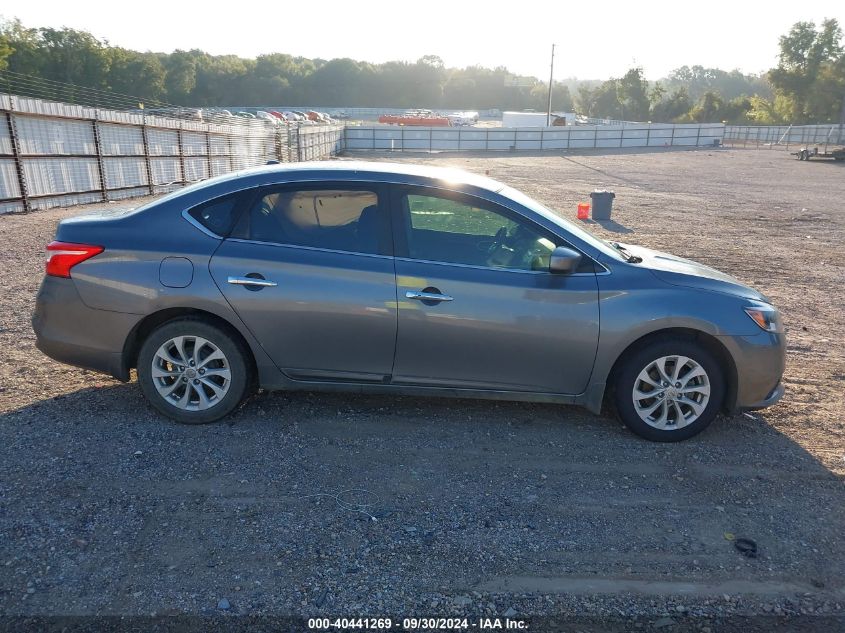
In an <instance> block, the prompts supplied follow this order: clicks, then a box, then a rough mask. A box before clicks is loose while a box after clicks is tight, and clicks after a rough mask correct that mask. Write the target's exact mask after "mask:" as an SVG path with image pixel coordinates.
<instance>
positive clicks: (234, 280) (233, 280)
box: [227, 277, 278, 288]
mask: <svg viewBox="0 0 845 633" xmlns="http://www.w3.org/2000/svg"><path fill="white" fill-rule="evenodd" d="M227 281H228V282H229V283H230V284H233V285H235V286H261V287H262V288H272V287H273V286H277V285H278V284H277V283H276V282H275V281H270V280H269V279H262V278H258V277H229V279H228V280H227Z"/></svg>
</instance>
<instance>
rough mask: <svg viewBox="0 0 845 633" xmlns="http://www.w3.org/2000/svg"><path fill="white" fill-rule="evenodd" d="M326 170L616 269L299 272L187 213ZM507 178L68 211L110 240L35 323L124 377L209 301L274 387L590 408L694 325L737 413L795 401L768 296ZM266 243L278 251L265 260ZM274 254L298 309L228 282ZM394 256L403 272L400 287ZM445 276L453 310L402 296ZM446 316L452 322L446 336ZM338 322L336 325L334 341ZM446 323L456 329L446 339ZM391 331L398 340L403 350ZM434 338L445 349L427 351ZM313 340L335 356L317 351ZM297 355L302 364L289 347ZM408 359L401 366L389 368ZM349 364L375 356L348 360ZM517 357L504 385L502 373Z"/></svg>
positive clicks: (298, 168) (380, 173)
mask: <svg viewBox="0 0 845 633" xmlns="http://www.w3.org/2000/svg"><path fill="white" fill-rule="evenodd" d="M326 180H331V181H333V182H350V183H381V184H383V185H391V184H396V185H413V186H421V187H428V188H434V189H438V188H439V189H442V190H444V191H448V192H455V191H457V192H461V193H463V194H467V195H471V196H476V197H478V198H482V199H484V200H487V201H489V202H493V203H496V204H499V205H502V206H504V207H507V208H508V209H511V210H513V211H516V212H518V213H520V214H521V215H524V216H525V217H528V218H529V219H530V220H531V221H533V222H535V223H537V224H539V225H541V226H543V227H545V228H546V229H548V230H550V231H552V232H554V233H556V234H557V235H559V236H560V237H562V238H563V239H564V240H566V241H567V242H569V243H570V244H572V245H573V246H574V247H575V248H577V249H578V250H580V251H581V252H582V253H583V254H584V255H585V256H586V257H589V258H591V259H593V260H595V262H597V263H598V264H599V267H597V271H598V272H599V273H600V274H595V275H591V274H588V275H583V274H579V275H575V276H558V275H552V274H551V273H515V272H508V271H501V270H493V269H482V270H478V269H474V268H473V267H466V269H463V270H458V267H453V266H449V265H447V266H444V265H442V264H436V263H425V262H419V261H415V260H408V259H407V258H395V259H394V258H392V257H389V256H387V257H385V256H373V257H366V256H360V257H362V258H367V259H369V260H371V261H369V262H367V264H366V265H365V266H356V267H353V268H354V274H353V272H350V273H349V274H346V275H345V276H344V274H342V272H341V271H340V269H341V268H343V267H344V266H349V265H350V260H349V257H348V255H349V254H346V255H344V254H342V253H341V254H337V253H334V254H333V253H331V252H325V251H324V250H323V249H315V250H316V251H319V253H316V254H315V253H311V260H310V262H309V263H307V264H306V263H303V262H302V261H299V262H297V263H296V266H298V267H299V268H298V272H296V273H295V274H292V273H290V272H289V271H290V267H287V271H285V270H283V269H284V268H285V266H284V263H285V262H286V261H287V262H289V263H293V260H292V259H291V257H294V258H295V256H296V255H297V253H296V252H295V251H297V250H298V249H296V248H293V247H285V246H273V245H256V244H255V243H248V244H239V243H237V242H236V241H235V240H226V241H225V243H224V241H223V239H222V238H220V237H219V236H214V235H213V234H212V233H210V232H209V231H207V230H203V229H201V228H200V227H198V226H197V225H195V224H194V223H192V222H190V221H188V220H187V219H186V218H185V217H183V212H184V211H185V210H186V209H190V208H192V207H194V206H196V205H197V204H200V203H202V202H205V201H207V200H210V199H213V198H216V197H219V196H223V195H226V194H228V193H231V192H235V191H243V190H250V189H255V188H259V187H263V186H268V185H275V184H280V183H286V182H313V183H321V182H324V181H326ZM502 189H503V185H501V184H500V183H497V182H495V181H492V180H489V179H486V178H481V177H476V176H472V175H469V174H466V173H464V172H455V171H453V170H442V169H435V168H419V167H415V166H408V165H390V164H384V163H351V162H338V163H316V164H296V165H284V166H278V165H277V166H273V167H264V168H258V169H253V170H247V171H245V172H240V173H236V174H230V175H227V176H225V177H221V178H216V179H212V180H209V181H206V182H204V183H202V184H200V185H198V186H194V187H191V188H188V189H186V190H184V191H181V192H178V193H177V194H171V195H170V196H166V197H164V198H162V199H160V200H157V201H154V202H153V203H151V204H149V205H146V206H144V207H141V208H140V209H138V210H135V211H131V212H118V213H108V212H107V213H102V214H96V215H89V216H81V217H78V218H72V219H68V220H64V221H62V222H61V223H60V226H59V229H58V232H57V239H59V240H61V241H66V242H79V243H87V244H100V245H103V246H105V249H106V250H105V251H104V252H103V253H101V254H100V255H97V256H96V257H94V258H92V259H89V260H87V261H85V262H82V263H81V264H78V265H77V266H75V267H74V268H73V271H72V279H57V278H53V277H46V278H45V280H44V283H43V284H42V288H41V291H40V292H39V296H38V299H37V307H36V312H35V315H34V318H33V325H34V329H35V331H36V334H37V336H38V344H39V348H40V349H42V350H43V351H44V352H45V353H47V354H48V355H50V356H52V357H54V358H56V359H58V360H61V361H63V362H67V363H70V364H77V365H80V366H84V367H89V368H92V369H96V370H98V371H104V372H106V373H110V374H112V375H114V376H116V377H118V378H121V379H124V380H125V379H126V378H128V371H127V370H128V365H129V364H131V359H127V358H126V357H125V349H126V345H127V341H129V340H131V337H132V335H133V332H135V331H136V328H138V327H139V326H140V324H142V322H143V319H144V318H146V317H149V316H150V315H155V314H156V313H159V312H160V311H162V310H172V309H193V310H200V311H203V312H207V313H209V314H212V315H214V316H216V317H217V318H219V319H222V320H224V321H225V322H227V323H228V324H230V325H231V327H233V328H234V329H235V330H236V331H237V332H238V333H239V334H240V335H241V336H242V337H243V339H244V341H245V342H246V344H247V345H248V346H249V348H250V350H251V352H252V354H253V357H254V358H255V362H256V366H257V369H258V374H259V377H258V379H259V382H260V384H261V385H262V386H264V387H265V388H268V389H315V388H316V389H330V390H339V391H369V392H393V393H397V392H399V393H406V394H418V395H447V396H473V397H484V398H501V399H513V400H531V401H544V402H563V403H568V402H575V403H580V404H584V405H586V406H587V407H588V408H590V409H591V410H593V411H599V410H600V408H601V402H602V398H603V395H604V393H605V389H606V385H607V382H608V379H609V377H610V375H611V371H612V369H613V366H614V364H615V363H616V361H617V360H618V359H619V357H620V355H621V354H622V353H623V352H624V351H625V350H626V349H628V347H629V346H630V345H632V344H633V343H634V342H636V341H637V340H639V339H641V338H642V337H644V336H647V335H649V334H653V333H655V332H658V331H661V330H666V329H670V328H683V329H685V330H692V331H696V332H702V333H705V334H707V335H710V336H712V337H714V339H715V340H717V341H719V342H720V344H722V345H723V346H724V349H725V350H726V351H727V353H729V355H730V358H731V359H732V361H733V363H734V365H735V367H736V377H737V385H736V389H735V394H736V396H735V399H734V400H733V401H732V402H730V403H728V405H729V407H730V408H734V407H736V408H753V407H757V406H766V405H767V404H771V402H773V401H774V400H776V399H777V398H778V397H780V393H782V389H781V390H780V392H778V384H779V380H780V377H781V374H782V372H783V362H784V361H783V359H784V348H785V344H784V340H783V335H782V334H770V333H766V332H763V331H762V330H761V329H760V328H759V327H757V326H756V325H755V324H754V322H753V321H752V320H751V319H750V318H749V317H748V316H747V315H746V314H745V313H744V312H743V310H742V307H743V305H745V303H746V302H747V301H748V300H765V298H764V297H763V296H762V295H760V293H758V292H756V291H754V290H752V289H750V288H747V287H745V286H743V285H742V284H741V283H739V282H738V281H736V280H735V279H733V278H730V277H729V276H727V275H724V274H723V273H719V272H718V271H715V270H713V269H712V268H708V267H704V266H701V265H700V264H696V263H695V262H691V261H689V260H682V259H680V258H674V257H672V256H666V255H665V254H660V253H656V252H654V251H650V250H649V249H641V248H639V247H631V248H630V250H631V251H632V252H635V253H636V254H638V255H640V256H642V257H643V262H642V263H639V264H636V263H628V262H625V261H622V260H621V259H620V258H619V257H618V256H614V255H612V254H610V253H608V250H607V249H606V248H601V247H597V245H596V244H595V242H593V241H591V240H585V239H582V238H581V237H580V236H579V235H578V233H577V231H575V230H574V229H573V231H570V230H568V225H567V224H566V223H565V222H563V221H561V220H558V219H556V218H555V217H554V216H553V215H552V214H551V213H545V212H537V211H536V210H535V209H533V208H528V207H526V206H525V205H523V204H521V203H520V202H518V201H516V200H514V199H512V198H511V197H509V196H506V195H503V194H502V193H501V191H502ZM299 250H301V249H299ZM260 251H263V255H260V256H256V254H257V253H259V252H260ZM292 252H293V255H292V254H291V253H292ZM274 253H276V254H279V257H278V261H276V262H271V263H273V265H274V266H276V268H275V270H276V274H279V275H284V280H285V281H286V282H288V283H289V284H290V285H289V287H288V291H289V293H290V294H289V300H288V301H287V302H286V303H282V304H280V305H282V306H283V312H284V314H275V313H273V311H272V310H271V308H270V307H269V306H270V304H272V293H269V292H266V291H268V290H276V289H275V288H265V289H263V290H262V291H261V292H253V293H250V292H249V291H248V290H244V288H243V287H234V286H232V287H229V286H228V284H227V283H226V279H225V277H226V276H227V275H228V274H233V273H229V272H227V271H228V270H230V269H231V270H232V271H234V270H235V269H238V268H240V269H242V273H247V272H252V269H251V267H255V266H257V265H258V264H259V263H261V262H260V260H263V263H264V264H267V263H268V261H270V260H273V259H274V258H275V255H274ZM283 253H284V254H285V255H284V256H282V254H283ZM299 254H300V255H301V253H299ZM172 257H176V258H185V259H188V260H190V262H191V264H192V271H191V278H190V282H189V283H188V285H187V286H184V287H172V286H173V285H172V284H171V285H165V284H164V283H162V281H163V278H162V272H161V270H162V262H163V261H164V260H166V259H167V258H172ZM286 257H287V259H286ZM218 258H219V259H218ZM250 258H251V259H252V261H249V259H250ZM356 259H357V258H356ZM239 260H240V261H239ZM316 260H321V261H320V262H317V261H316ZM315 262H316V263H315ZM309 266H310V268H309ZM394 266H395V273H396V279H397V283H396V284H395V285H393V286H391V283H390V278H391V268H393V267H394ZM317 271H319V274H320V275H321V276H320V277H319V279H320V280H321V284H322V285H323V286H324V288H323V290H324V291H325V292H323V293H322V294H321V299H320V301H321V302H322V303H320V304H319V305H316V306H315V305H313V299H314V294H313V289H311V288H309V287H308V278H309V277H308V275H309V274H315V273H316V272H317ZM265 276H266V275H265ZM180 278H184V271H183V273H182V275H181V277H180ZM291 279H295V281H294V282H290V280H291ZM447 283H448V284H449V288H446V287H443V288H440V290H442V291H443V292H450V293H452V294H455V295H456V301H455V302H454V304H453V305H445V306H444V304H440V305H439V306H437V307H434V306H422V305H420V304H418V303H417V302H414V304H413V305H411V304H410V302H408V301H406V300H405V299H404V292H405V291H406V289H415V290H419V289H421V288H419V287H418V286H422V285H436V284H442V285H444V286H445V285H446V284H447ZM176 285H179V284H176ZM281 287H282V288H284V285H282V286H281ZM556 290H559V291H560V294H558V295H556V294H555V291H556ZM244 293H248V295H246V294H244ZM235 297H237V298H235ZM362 299H363V300H362ZM309 301H311V302H312V305H311V306H310V307H306V308H304V311H305V313H306V315H307V320H308V324H307V327H304V328H303V327H301V326H300V327H299V328H298V329H296V327H294V329H293V330H291V325H292V324H296V323H297V322H298V320H297V317H296V316H295V314H294V312H293V310H294V309H299V310H303V308H302V306H303V302H304V303H305V304H307V303H308V302H309ZM238 304H242V305H238ZM62 305H65V306H66V307H65V308H64V309H61V307H60V306H62ZM233 306H234V307H233ZM362 311H367V312H369V313H368V314H366V315H362ZM256 315H257V316H256ZM332 315H333V316H332ZM299 320H300V321H301V319H299ZM438 322H443V323H448V325H447V326H446V327H445V328H442V329H438V328H437V324H438ZM321 324H322V325H321ZM326 327H331V328H335V331H333V332H332V333H331V335H329V336H324V335H321V328H322V330H323V331H324V330H325V328H326ZM438 331H439V332H440V335H441V336H442V339H437V338H436V335H437V333H438ZM444 332H445V334H444ZM485 332H488V333H489V334H490V337H491V338H490V339H485V336H484V333H485ZM368 337H373V340H374V341H375V344H374V345H373V346H372V348H371V349H370V348H367V346H366V345H365V344H364V343H365V342H366V339H367V338H368ZM391 337H394V338H395V340H396V341H397V342H398V347H397V348H396V349H395V351H394V350H391V349H390V348H391V345H392V344H391V342H390V340H391ZM426 337H429V341H433V342H434V343H433V344H432V345H428V346H426V345H425V339H426ZM431 337H435V338H431ZM485 340H489V344H488V345H487V346H484V343H485ZM362 341H363V343H362ZM312 345H313V346H315V350H314V353H315V355H317V356H319V355H320V354H323V355H324V357H325V358H324V360H322V361H320V360H319V359H318V360H315V361H313V362H311V361H309V360H308V358H307V352H308V351H309V349H310V348H311V346H312ZM473 349H476V355H475V359H474V360H473V356H472V350H473ZM291 350H292V351H293V352H294V354H292V356H295V357H294V358H286V356H285V352H286V351H291ZM449 350H454V351H453V354H454V356H453V357H452V359H451V360H450V359H449V358H443V357H444V356H446V355H447V354H449ZM520 354H522V355H521V356H520ZM393 355H395V365H394V363H393V362H388V359H389V358H390V357H391V356H393ZM350 357H351V358H353V359H354V358H359V359H360V362H359V363H348V362H347V361H346V360H345V359H348V358H350ZM473 363H475V364H473ZM388 365H391V366H390V369H389V371H387V368H388ZM511 365H512V366H513V367H512V369H513V371H509V372H508V371H507V369H508V367H511ZM474 367H475V368H476V370H475V371H474V369H473V368H474ZM503 367H504V368H505V372H506V373H507V375H506V376H505V377H504V379H502V377H501V372H500V373H499V374H496V371H495V370H496V369H497V368H499V369H500V370H501V369H502V368H503ZM391 381H392V382H391Z"/></svg>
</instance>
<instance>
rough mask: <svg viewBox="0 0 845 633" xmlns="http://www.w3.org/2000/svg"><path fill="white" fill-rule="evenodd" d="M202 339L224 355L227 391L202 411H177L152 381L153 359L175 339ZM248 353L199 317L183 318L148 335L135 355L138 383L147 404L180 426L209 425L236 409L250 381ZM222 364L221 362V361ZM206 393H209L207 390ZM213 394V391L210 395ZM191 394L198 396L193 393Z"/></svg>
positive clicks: (226, 334)
mask: <svg viewBox="0 0 845 633" xmlns="http://www.w3.org/2000/svg"><path fill="white" fill-rule="evenodd" d="M178 336H187V337H201V338H203V339H206V340H207V341H209V342H210V343H211V344H213V345H214V346H216V347H217V348H218V349H219V350H220V351H221V352H223V354H224V356H225V362H226V368H228V369H229V372H230V379H229V383H228V390H227V391H226V392H225V394H224V395H223V396H222V397H220V398H219V400H218V401H217V402H215V403H214V404H213V405H212V406H210V407H209V408H207V409H203V410H188V409H182V408H179V407H178V406H177V405H175V404H172V403H171V402H170V401H168V400H167V399H165V397H164V396H162V395H161V394H160V393H159V391H158V388H157V387H156V383H155V382H154V380H155V379H154V378H153V373H152V372H153V360H154V357H155V355H156V353H157V352H158V350H159V348H160V347H161V346H162V345H164V344H165V343H166V342H167V341H169V340H171V339H173V338H175V337H178ZM248 353H249V352H248V351H247V350H245V349H244V346H243V344H242V343H241V342H240V341H238V340H236V339H235V338H234V337H233V336H232V335H231V334H229V333H228V332H226V331H225V330H223V329H221V328H219V327H217V326H215V325H212V324H210V323H208V322H207V321H204V320H202V319H199V318H194V317H186V318H182V319H178V320H174V321H168V322H167V323H165V324H163V325H161V326H159V327H158V328H156V329H155V330H153V332H152V333H150V335H149V336H147V338H146V340H145V341H144V343H143V345H141V350H140V352H139V353H138V383H139V384H140V385H141V391H142V392H143V393H144V396H145V397H146V398H147V400H148V401H149V403H150V404H151V405H152V406H153V407H155V408H156V409H157V410H158V411H160V412H161V413H163V414H164V415H166V416H167V417H169V418H171V419H173V420H176V421H177V422H181V423H182V424H208V423H209V422H215V421H217V420H219V419H220V418H222V417H225V416H226V415H228V414H229V413H231V412H232V410H233V409H234V408H235V407H237V406H238V405H239V404H240V403H241V401H242V400H243V399H244V397H245V396H246V394H247V390H248V388H249V386H250V385H251V384H252V381H251V375H250V374H251V369H250V368H251V365H250V363H249V362H248V361H247V359H248ZM220 362H221V363H222V362H223V361H220ZM206 392H207V393H208V392H211V390H210V389H206ZM212 393H213V392H212ZM194 395H197V394H196V392H194Z"/></svg>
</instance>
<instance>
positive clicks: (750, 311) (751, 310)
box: [743, 301, 783, 332]
mask: <svg viewBox="0 0 845 633" xmlns="http://www.w3.org/2000/svg"><path fill="white" fill-rule="evenodd" d="M743 309H744V310H745V314H747V315H748V316H750V317H751V320H752V321H754V323H756V324H757V325H759V326H760V328H761V329H763V330H766V332H783V324H782V323H781V320H780V314H779V313H778V311H777V310H776V309H775V308H774V306H770V305H769V304H768V303H762V302H756V301H755V302H754V305H752V306H748V307H746V308H743Z"/></svg>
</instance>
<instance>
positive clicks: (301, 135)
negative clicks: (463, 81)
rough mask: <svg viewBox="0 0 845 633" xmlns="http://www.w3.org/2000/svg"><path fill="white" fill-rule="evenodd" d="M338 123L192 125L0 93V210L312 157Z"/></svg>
mask: <svg viewBox="0 0 845 633" xmlns="http://www.w3.org/2000/svg"><path fill="white" fill-rule="evenodd" d="M343 141H344V136H343V126H342V125H332V126H309V127H307V128H305V129H302V130H300V129H299V126H296V125H291V126H282V125H274V124H272V123H269V124H268V123H266V122H264V121H261V120H242V119H239V120H229V121H217V120H215V121H200V120H191V119H180V118H173V117H169V116H166V115H163V114H161V113H155V114H152V113H151V114H147V113H145V112H143V111H141V110H139V111H131V112H130V111H119V110H102V109H96V108H90V107H87V106H79V105H72V104H65V103H56V102H50V101H43V100H40V99H33V98H29V97H18V96H15V95H8V94H0V213H8V212H17V211H29V210H33V209H44V208H50V207H55V206H70V205H75V204H88V203H93V202H103V201H108V200H120V199H124V198H130V197H135V196H145V195H150V194H155V193H161V192H165V191H171V190H174V189H178V188H179V187H182V186H184V185H186V184H189V183H192V182H196V181H199V180H203V179H206V178H209V177H212V176H218V175H221V174H225V173H227V172H230V171H234V170H238V169H244V168H247V167H253V166H257V165H263V164H265V163H266V162H267V161H268V160H277V161H281V162H291V161H298V160H319V159H322V158H326V157H327V156H331V155H334V154H337V153H339V152H340V151H342V149H343Z"/></svg>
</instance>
